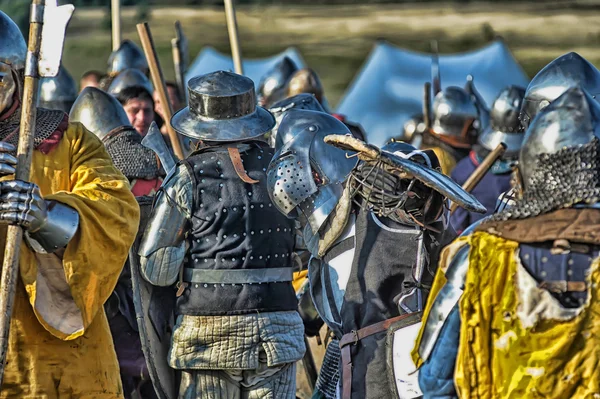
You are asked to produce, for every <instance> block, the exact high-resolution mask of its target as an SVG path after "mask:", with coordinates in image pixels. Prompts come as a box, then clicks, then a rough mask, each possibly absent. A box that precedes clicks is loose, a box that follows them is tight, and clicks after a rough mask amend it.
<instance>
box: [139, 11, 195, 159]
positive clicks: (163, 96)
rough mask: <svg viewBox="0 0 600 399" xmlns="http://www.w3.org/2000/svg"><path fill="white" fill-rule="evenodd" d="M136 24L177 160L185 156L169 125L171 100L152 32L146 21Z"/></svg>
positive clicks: (173, 130)
mask: <svg viewBox="0 0 600 399" xmlns="http://www.w3.org/2000/svg"><path fill="white" fill-rule="evenodd" d="M136 26H137V31H138V34H139V35H140V40H141V42H142V48H143V49H144V54H146V59H147V60H148V66H149V68H150V77H151V78H152V85H153V86H154V90H156V92H157V93H158V98H159V99H160V103H161V105H162V109H163V113H164V117H165V124H166V125H167V132H168V133H169V139H170V140H171V146H172V147H173V152H174V153H175V156H176V157H177V158H178V159H179V160H181V159H184V158H185V156H184V155H183V150H182V147H181V141H179V135H178V134H177V132H176V131H175V129H173V126H171V116H173V109H172V108H171V102H170V101H169V97H167V88H166V86H165V79H164V77H163V73H162V69H160V63H159V62H158V57H157V56H156V50H155V47H154V41H153V40H152V33H150V26H148V23H147V22H144V23H142V24H137V25H136Z"/></svg>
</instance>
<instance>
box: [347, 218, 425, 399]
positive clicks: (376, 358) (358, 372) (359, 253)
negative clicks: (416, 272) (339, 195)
mask: <svg viewBox="0 0 600 399" xmlns="http://www.w3.org/2000/svg"><path fill="white" fill-rule="evenodd" d="M422 234H423V233H422V232H421V230H417V229H415V228H414V227H411V226H405V225H401V224H398V223H394V222H392V221H390V220H389V219H387V218H386V219H383V220H378V219H375V218H374V217H373V215H372V213H371V212H370V211H368V210H364V209H361V210H360V211H359V212H358V216H357V218H356V247H355V253H354V260H353V263H352V270H351V272H350V278H349V280H348V285H347V286H346V293H345V295H344V303H343V305H342V310H341V318H342V330H343V333H344V334H348V333H351V332H352V331H353V330H359V329H361V328H364V327H367V326H370V325H372V324H375V323H378V322H381V321H384V320H387V319H390V318H392V317H396V316H399V315H400V310H399V307H398V300H399V299H400V297H401V296H402V294H403V293H406V292H408V291H409V290H410V288H411V287H412V286H414V279H413V276H412V274H413V268H414V266H415V265H416V263H417V257H418V256H428V255H425V252H427V253H431V252H432V251H431V245H432V241H431V239H430V236H429V234H427V233H425V234H424V245H425V247H424V248H425V251H424V252H423V254H421V255H419V237H420V236H421V235H422ZM426 264H427V262H426ZM431 279H432V276H431V275H430V273H429V272H428V271H427V268H426V269H425V271H424V276H423V280H424V281H431ZM424 295H425V293H424ZM426 299H427V298H426V297H425V296H424V297H423V304H424V303H425V301H426ZM385 340H386V331H382V332H380V333H377V334H374V335H371V336H369V337H366V338H363V339H361V340H360V341H358V343H357V344H356V345H350V348H351V349H350V350H351V354H352V365H353V367H352V398H355V399H366V398H373V399H374V398H377V399H382V398H392V392H394V390H393V389H392V388H391V387H390V386H389V383H388V378H387V376H388V371H387V368H386V348H385ZM407 345H411V343H407Z"/></svg>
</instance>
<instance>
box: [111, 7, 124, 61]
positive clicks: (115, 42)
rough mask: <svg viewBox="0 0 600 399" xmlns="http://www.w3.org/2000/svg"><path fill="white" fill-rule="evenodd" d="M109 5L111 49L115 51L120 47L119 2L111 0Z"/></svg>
mask: <svg viewBox="0 0 600 399" xmlns="http://www.w3.org/2000/svg"><path fill="white" fill-rule="evenodd" d="M110 4H111V6H110V13H111V22H112V24H111V27H112V49H113V51H115V50H118V49H119V47H120V46H121V0H111V3H110Z"/></svg>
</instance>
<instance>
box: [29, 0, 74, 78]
mask: <svg viewBox="0 0 600 399" xmlns="http://www.w3.org/2000/svg"><path fill="white" fill-rule="evenodd" d="M74 10H75V7H74V6H73V5H72V4H65V5H63V6H60V7H59V6H58V4H57V1H56V0H46V4H45V6H44V24H43V26H42V43H41V45H40V58H39V62H38V74H39V76H40V77H54V76H56V75H57V74H58V69H59V67H60V61H61V58H62V53H63V45H64V44H65V34H66V30H67V25H68V23H69V21H70V20H71V16H73V11H74Z"/></svg>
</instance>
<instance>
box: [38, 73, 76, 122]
mask: <svg viewBox="0 0 600 399" xmlns="http://www.w3.org/2000/svg"><path fill="white" fill-rule="evenodd" d="M76 98H77V84H76V83H75V79H73V77H72V76H71V74H70V73H69V72H68V71H67V70H66V69H65V67H64V66H62V65H61V66H60V68H59V69H58V74H57V75H56V76H55V77H53V78H41V79H40V96H39V102H38V106H39V107H40V108H47V109H57V110H61V111H63V112H66V113H69V111H70V110H71V107H72V106H73V103H74V102H75V99H76Z"/></svg>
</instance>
